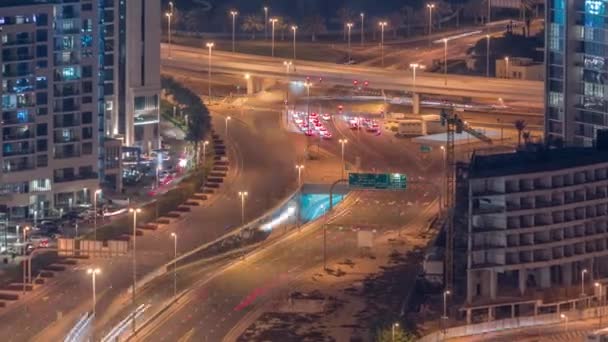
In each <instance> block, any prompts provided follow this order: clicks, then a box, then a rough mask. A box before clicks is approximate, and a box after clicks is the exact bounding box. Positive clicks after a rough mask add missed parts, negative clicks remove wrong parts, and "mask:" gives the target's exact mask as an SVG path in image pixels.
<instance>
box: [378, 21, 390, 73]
mask: <svg viewBox="0 0 608 342" xmlns="http://www.w3.org/2000/svg"><path fill="white" fill-rule="evenodd" d="M378 25H380V54H381V56H382V57H381V59H382V67H384V28H385V27H386V25H388V23H387V22H386V21H381V22H379V23H378Z"/></svg>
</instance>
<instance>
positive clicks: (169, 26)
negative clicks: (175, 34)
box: [165, 6, 173, 59]
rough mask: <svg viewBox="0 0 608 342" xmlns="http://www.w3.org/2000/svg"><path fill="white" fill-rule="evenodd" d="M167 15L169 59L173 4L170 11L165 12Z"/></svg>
mask: <svg viewBox="0 0 608 342" xmlns="http://www.w3.org/2000/svg"><path fill="white" fill-rule="evenodd" d="M165 16H166V17H167V34H168V36H169V59H171V17H172V16H173V6H171V11H170V12H165Z"/></svg>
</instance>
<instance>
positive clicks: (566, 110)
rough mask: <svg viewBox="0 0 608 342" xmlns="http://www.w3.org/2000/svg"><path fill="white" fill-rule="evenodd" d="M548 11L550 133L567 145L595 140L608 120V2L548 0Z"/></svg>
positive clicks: (547, 121) (547, 120) (547, 128)
mask: <svg viewBox="0 0 608 342" xmlns="http://www.w3.org/2000/svg"><path fill="white" fill-rule="evenodd" d="M546 6H547V7H546V9H547V10H546V17H545V23H546V25H545V42H546V44H545V46H546V49H545V61H546V63H545V64H546V66H545V67H546V70H545V75H546V76H547V77H546V79H547V81H546V82H545V88H546V99H545V104H546V107H545V108H546V115H545V131H546V132H545V133H546V134H545V136H546V137H547V139H549V141H552V142H556V143H559V144H561V143H564V144H565V145H575V146H591V145H592V144H593V140H594V139H595V135H596V131H597V129H601V128H606V127H607V126H608V100H607V99H608V96H607V95H608V91H607V90H606V86H605V82H606V75H607V66H608V64H607V61H606V58H607V56H608V47H607V46H608V45H606V43H607V42H608V36H607V35H606V33H605V32H606V28H607V27H608V23H607V22H606V19H605V18H606V15H607V14H608V12H607V7H608V4H607V3H606V2H605V1H601V0H548V1H547V2H546Z"/></svg>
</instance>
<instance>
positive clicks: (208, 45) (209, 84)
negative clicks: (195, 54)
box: [205, 42, 215, 104]
mask: <svg viewBox="0 0 608 342" xmlns="http://www.w3.org/2000/svg"><path fill="white" fill-rule="evenodd" d="M205 45H206V46H207V48H209V66H208V70H207V87H208V90H207V93H208V94H209V104H211V50H212V49H213V47H214V46H215V43H213V42H207V44H205Z"/></svg>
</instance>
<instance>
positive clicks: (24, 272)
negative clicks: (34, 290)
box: [17, 226, 31, 294]
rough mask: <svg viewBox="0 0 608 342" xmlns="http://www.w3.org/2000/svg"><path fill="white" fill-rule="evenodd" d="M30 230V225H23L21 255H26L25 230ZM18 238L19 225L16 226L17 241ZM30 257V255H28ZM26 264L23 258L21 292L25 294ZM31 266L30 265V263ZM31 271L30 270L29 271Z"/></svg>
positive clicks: (26, 280)
mask: <svg viewBox="0 0 608 342" xmlns="http://www.w3.org/2000/svg"><path fill="white" fill-rule="evenodd" d="M28 230H30V227H27V226H26V227H23V255H26V252H27V251H26V245H27V244H26V242H27V231H28ZM18 239H19V226H17V241H18ZM30 258H31V256H30ZM27 266H28V264H27V263H26V261H25V260H23V267H22V269H23V293H24V294H25V291H26V286H25V284H27V283H28V281H29V280H28V279H27V274H28V267H27ZM30 267H31V265H30ZM29 272H30V273H31V271H29Z"/></svg>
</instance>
